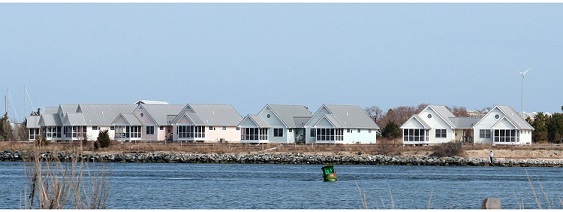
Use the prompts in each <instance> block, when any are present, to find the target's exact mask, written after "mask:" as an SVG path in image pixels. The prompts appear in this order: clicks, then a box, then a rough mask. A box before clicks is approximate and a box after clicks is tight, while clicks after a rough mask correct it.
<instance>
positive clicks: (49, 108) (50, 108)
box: [41, 107, 59, 114]
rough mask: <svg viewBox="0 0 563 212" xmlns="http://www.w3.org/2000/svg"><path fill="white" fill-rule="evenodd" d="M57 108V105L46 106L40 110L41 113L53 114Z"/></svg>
mask: <svg viewBox="0 0 563 212" xmlns="http://www.w3.org/2000/svg"><path fill="white" fill-rule="evenodd" d="M58 110H59V108H58V107H46V108H45V109H43V111H41V114H55V113H57V111H58Z"/></svg>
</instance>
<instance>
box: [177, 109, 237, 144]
mask: <svg viewBox="0 0 563 212" xmlns="http://www.w3.org/2000/svg"><path fill="white" fill-rule="evenodd" d="M241 120H242V117H241V115H240V114H239V113H238V112H237V111H236V110H235V108H234V107H233V106H232V105H229V104H187V105H186V106H184V107H183V108H182V110H181V111H180V112H179V113H178V114H177V115H176V117H175V118H174V119H173V120H172V122H171V124H172V126H173V131H172V132H174V135H173V138H174V141H188V142H193V141H201V142H239V141H240V130H239V129H238V127H237V125H238V124H239V123H240V121H241Z"/></svg>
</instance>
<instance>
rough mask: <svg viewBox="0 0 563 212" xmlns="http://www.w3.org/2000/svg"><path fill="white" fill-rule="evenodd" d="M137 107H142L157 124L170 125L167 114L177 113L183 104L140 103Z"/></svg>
mask: <svg viewBox="0 0 563 212" xmlns="http://www.w3.org/2000/svg"><path fill="white" fill-rule="evenodd" d="M138 107H142V108H144V109H145V110H146V111H147V112H148V113H149V115H150V116H151V117H152V118H153V119H154V121H155V122H156V123H157V124H158V125H159V126H163V125H170V123H168V121H169V120H168V115H178V113H180V111H182V108H184V106H183V105H167V104H140V105H139V106H138Z"/></svg>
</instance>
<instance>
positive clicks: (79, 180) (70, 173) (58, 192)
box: [22, 146, 109, 209]
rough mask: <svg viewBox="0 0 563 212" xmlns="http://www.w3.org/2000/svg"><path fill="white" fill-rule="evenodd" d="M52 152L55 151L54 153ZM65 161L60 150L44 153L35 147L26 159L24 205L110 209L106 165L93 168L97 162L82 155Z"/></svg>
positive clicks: (40, 207) (39, 147)
mask: <svg viewBox="0 0 563 212" xmlns="http://www.w3.org/2000/svg"><path fill="white" fill-rule="evenodd" d="M51 153H52V152H51ZM74 153H76V154H75V157H72V158H71V159H70V161H62V160H61V159H60V158H59V157H58V152H57V151H55V152H54V154H47V153H44V151H43V148H42V147H41V146H37V147H35V148H34V150H33V152H31V153H30V154H29V155H27V157H26V159H25V161H24V171H25V172H24V173H25V178H26V180H27V181H26V184H25V188H24V198H22V199H23V205H22V206H23V207H24V208H26V209H68V208H74V209H104V208H107V199H108V195H109V186H108V182H107V180H106V178H107V174H106V170H105V166H104V165H103V163H102V164H101V165H102V166H101V171H100V172H97V171H95V170H94V171H92V170H91V167H90V166H91V165H92V166H95V164H94V163H90V162H87V161H85V159H83V158H82V157H80V155H81V154H80V153H81V150H75V152H74Z"/></svg>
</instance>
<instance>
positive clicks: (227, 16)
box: [0, 3, 563, 120]
mask: <svg viewBox="0 0 563 212" xmlns="http://www.w3.org/2000/svg"><path fill="white" fill-rule="evenodd" d="M0 32H1V33H0V35H1V36H0V38H1V39H0V71H1V77H0V89H2V93H5V92H6V90H7V89H9V90H10V93H11V97H12V100H13V102H14V107H16V111H17V113H18V116H19V117H20V118H19V119H20V120H21V119H22V118H21V117H22V116H23V111H24V109H23V108H24V106H23V105H24V86H27V90H28V92H29V97H30V98H31V101H32V102H33V105H34V106H35V107H46V106H47V107H48V106H58V104H65V103H66V104H68V103H134V102H135V101H136V100H138V99H139V98H142V99H150V100H162V101H168V102H170V103H175V104H186V103H228V104H232V105H233V106H234V107H235V108H236V109H237V110H238V111H239V113H241V114H242V115H246V114H248V113H257V112H258V111H259V110H260V109H262V107H264V105H265V104H268V103H274V104H303V105H306V106H308V107H309V109H310V110H311V111H312V112H314V111H316V110H317V109H318V108H319V107H320V106H321V105H322V104H323V103H332V104H357V105H360V106H362V107H368V106H372V105H375V106H379V107H380V108H381V109H383V110H387V109H389V108H394V107H397V106H416V105H418V104H420V103H430V104H439V105H447V106H452V105H456V106H465V107H467V108H468V109H482V108H484V107H489V106H493V105H495V104H502V105H509V106H512V107H513V108H514V109H516V110H517V111H520V95H521V94H520V91H521V90H520V89H521V77H520V76H519V75H518V74H517V73H516V72H517V71H523V70H526V69H528V68H533V69H532V70H531V71H529V72H528V73H527V75H526V81H525V94H524V97H525V100H524V104H525V106H524V109H525V111H527V112H532V111H545V112H559V111H560V108H561V106H562V105H563V4H435V3H434V4H381V3H367V4H0ZM26 104H27V110H26V111H27V112H26V113H29V112H30V110H31V107H30V103H29V102H27V103H26ZM9 107H10V111H11V112H10V113H11V114H12V113H13V110H14V109H12V105H10V106H9ZM3 109H4V108H2V112H3V111H4V110H3ZM11 116H12V117H13V116H14V115H11Z"/></svg>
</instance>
